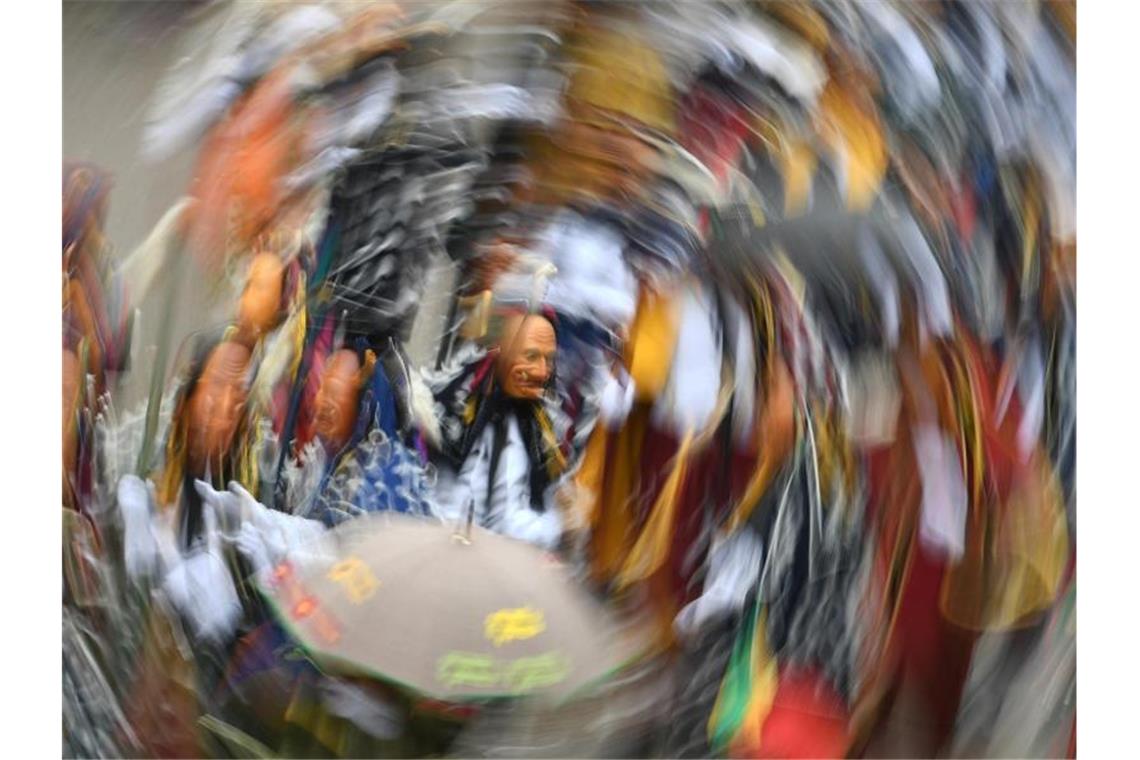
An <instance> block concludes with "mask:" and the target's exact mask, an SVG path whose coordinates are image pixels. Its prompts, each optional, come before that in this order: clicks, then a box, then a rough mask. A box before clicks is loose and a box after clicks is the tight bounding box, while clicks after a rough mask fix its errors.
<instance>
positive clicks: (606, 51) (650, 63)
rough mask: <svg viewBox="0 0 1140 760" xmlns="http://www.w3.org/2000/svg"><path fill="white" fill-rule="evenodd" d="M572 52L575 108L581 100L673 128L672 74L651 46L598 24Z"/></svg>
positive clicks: (658, 126) (569, 93)
mask: <svg viewBox="0 0 1140 760" xmlns="http://www.w3.org/2000/svg"><path fill="white" fill-rule="evenodd" d="M571 55H572V57H573V59H574V60H573V64H572V66H573V68H572V73H571V77H570V83H569V86H568V88H567V91H566V95H567V99H568V101H569V105H570V109H571V112H573V111H574V106H575V103H576V102H577V103H581V104H585V105H587V106H592V107H594V108H602V109H605V110H606V111H610V112H613V113H614V114H619V115H622V116H627V117H630V118H632V119H635V120H636V121H638V122H640V123H641V124H644V125H645V126H648V127H651V128H653V129H656V130H660V131H662V132H666V133H672V132H673V131H674V127H675V124H674V119H675V117H674V113H673V99H672V94H671V90H672V88H671V85H670V82H669V74H668V72H667V71H666V70H665V65H664V63H663V62H662V61H661V57H660V56H659V55H658V54H657V53H656V52H655V51H654V50H653V48H651V47H649V46H648V45H646V44H645V43H643V42H642V41H641V40H638V39H636V37H634V36H633V35H631V34H628V33H622V32H619V31H617V30H614V29H609V28H605V27H600V26H595V27H591V28H589V29H588V30H584V34H583V35H582V38H581V39H580V40H579V41H578V44H576V45H574V46H573V49H572V52H571Z"/></svg>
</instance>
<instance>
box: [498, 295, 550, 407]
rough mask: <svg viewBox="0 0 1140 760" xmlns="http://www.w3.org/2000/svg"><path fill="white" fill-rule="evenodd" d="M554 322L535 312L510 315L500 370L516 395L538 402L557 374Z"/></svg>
mask: <svg viewBox="0 0 1140 760" xmlns="http://www.w3.org/2000/svg"><path fill="white" fill-rule="evenodd" d="M556 348H557V344H556V342H555V336H554V325H552V324H551V323H550V322H549V321H548V320H547V319H546V318H545V317H541V316H538V315H535V314H530V315H525V316H524V315H515V316H511V317H508V318H507V321H506V324H505V325H504V328H503V336H502V340H501V342H500V344H499V349H500V354H499V359H498V365H497V371H498V377H499V383H500V384H501V385H502V388H503V391H504V392H505V393H506V394H507V395H508V396H510V397H512V398H520V399H529V400H534V401H537V400H538V399H541V398H542V394H543V392H544V391H545V389H546V384H547V383H548V382H549V381H550V377H551V375H553V374H554V354H555V351H556Z"/></svg>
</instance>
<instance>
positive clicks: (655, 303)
mask: <svg viewBox="0 0 1140 760" xmlns="http://www.w3.org/2000/svg"><path fill="white" fill-rule="evenodd" d="M679 324H680V309H679V308H678V304H677V299H676V298H675V297H674V294H672V293H657V292H654V291H653V290H651V289H649V288H648V287H642V289H641V294H640V297H639V299H638V305H637V316H636V317H635V318H634V321H633V326H632V328H631V329H630V335H629V340H628V342H627V344H626V345H627V348H626V364H627V366H628V367H629V374H630V377H632V378H633V382H634V398H635V399H636V400H637V401H646V402H648V401H653V400H655V399H656V398H657V397H658V396H660V395H661V393H662V391H664V390H665V384H666V383H667V382H668V380H669V370H670V368H671V367H672V366H673V356H674V354H675V353H676V350H677V332H678V329H679Z"/></svg>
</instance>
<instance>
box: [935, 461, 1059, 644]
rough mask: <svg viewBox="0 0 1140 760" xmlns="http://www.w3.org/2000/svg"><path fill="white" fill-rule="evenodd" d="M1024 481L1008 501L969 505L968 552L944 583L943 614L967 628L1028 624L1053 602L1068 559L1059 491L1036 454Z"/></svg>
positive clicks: (982, 628)
mask: <svg viewBox="0 0 1140 760" xmlns="http://www.w3.org/2000/svg"><path fill="white" fill-rule="evenodd" d="M1035 456H1036V461H1035V462H1034V467H1033V472H1032V474H1031V476H1030V477H1027V478H1025V479H1024V480H1023V481H1022V482H1020V483H1017V484H1015V486H1014V490H1013V492H1012V493H1011V494H1010V497H1009V499H1008V501H1007V503H1006V504H1002V505H994V504H992V503H991V502H989V500H988V499H987V500H986V501H984V502H983V503H981V504H976V505H971V510H970V515H969V517H968V523H967V531H968V537H967V541H966V553H965V556H963V557H962V559H961V561H959V562H958V563H957V564H956V565H954V566H953V567H952V568H951V569H950V571H949V572H948V573H947V576H946V579H945V580H944V581H943V585H942V595H941V606H942V613H943V615H944V616H945V617H946V619H947V620H949V621H951V622H952V623H954V624H955V625H958V626H961V627H963V628H967V629H971V630H1002V629H1007V628H1014V627H1018V626H1021V625H1025V624H1028V623H1029V622H1031V621H1032V618H1033V616H1034V615H1036V614H1037V613H1041V612H1043V611H1045V610H1046V609H1048V607H1049V606H1050V605H1051V604H1052V603H1053V601H1054V600H1055V599H1056V598H1057V594H1058V593H1059V592H1060V590H1061V582H1062V581H1063V580H1064V575H1065V569H1066V566H1067V563H1068V559H1069V532H1068V523H1067V522H1066V519H1065V511H1064V509H1063V507H1062V500H1061V490H1060V486H1059V484H1058V483H1057V479H1056V476H1055V474H1054V473H1053V471H1052V467H1051V466H1050V465H1049V463H1048V461H1047V460H1046V458H1045V457H1044V455H1042V454H1041V453H1040V452H1038V453H1037V454H1036V455H1035Z"/></svg>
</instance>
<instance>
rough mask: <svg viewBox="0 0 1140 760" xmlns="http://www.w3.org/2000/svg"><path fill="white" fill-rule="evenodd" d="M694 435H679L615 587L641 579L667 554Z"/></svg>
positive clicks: (655, 568) (649, 573)
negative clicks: (669, 464) (677, 445)
mask: <svg viewBox="0 0 1140 760" xmlns="http://www.w3.org/2000/svg"><path fill="white" fill-rule="evenodd" d="M693 438H694V435H693V433H692V432H689V433H686V434H685V437H684V438H683V439H681V447H680V449H679V450H678V451H677V455H676V457H674V459H673V468H672V471H671V472H670V473H669V478H668V479H667V480H666V481H665V485H664V486H662V488H661V492H660V493H659V494H658V495H657V500H656V501H655V502H654V503H653V507H652V509H651V510H650V512H649V520H648V522H647V523H646V525H645V528H644V530H642V531H641V535H640V536H639V537H638V539H637V543H636V544H634V547H633V550H632V551H631V552H630V553H629V556H628V558H627V559H626V561H625V563H624V564H623V565H622V569H621V572H620V573H619V575H618V579H617V582H618V587H619V588H624V587H626V586H628V585H629V584H631V583H634V582H636V581H640V580H644V579H645V578H647V577H648V576H650V575H651V574H653V573H654V572H655V571H656V570H657V569H658V568H660V567H661V566H662V564H664V562H665V558H666V557H667V556H669V549H670V542H671V541H672V539H673V523H674V522H675V520H676V516H677V501H678V499H677V496H678V494H679V493H680V490H681V485H682V484H683V483H684V482H685V473H686V471H687V470H688V464H689V451H690V450H691V449H692V446H693Z"/></svg>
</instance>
